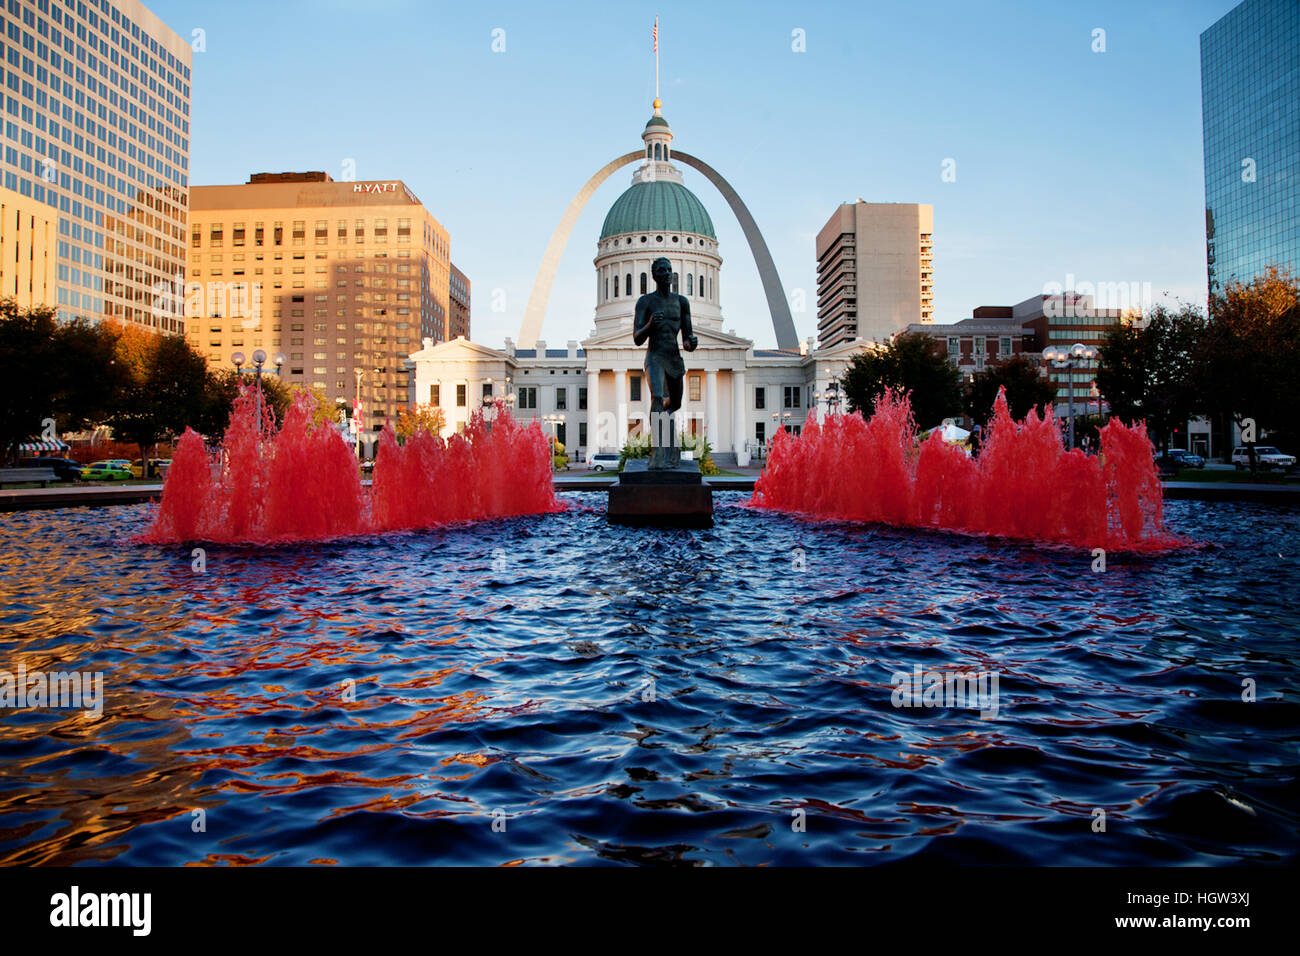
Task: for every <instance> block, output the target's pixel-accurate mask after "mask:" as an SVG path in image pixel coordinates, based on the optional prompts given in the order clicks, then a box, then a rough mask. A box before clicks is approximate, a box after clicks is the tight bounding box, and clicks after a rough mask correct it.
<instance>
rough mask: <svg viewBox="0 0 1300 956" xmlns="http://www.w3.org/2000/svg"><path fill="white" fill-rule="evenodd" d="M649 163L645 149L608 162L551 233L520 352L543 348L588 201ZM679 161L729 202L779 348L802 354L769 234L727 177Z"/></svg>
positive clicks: (686, 159)
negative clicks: (619, 174)
mask: <svg viewBox="0 0 1300 956" xmlns="http://www.w3.org/2000/svg"><path fill="white" fill-rule="evenodd" d="M644 158H645V150H637V151H636V152H634V153H626V154H624V155H622V156H620V157H619V158H618V159H615V160H612V161H611V162H609V163H606V164H605V165H604V166H602V167H601V168H600V170H599V171H598V172H597V173H596V175H594V176H592V177H591V178H590V179H588V180H587V182H586V184H585V185H584V186H583V187H582V188H581V189H580V190H578V194H577V195H576V196H574V197H573V200H572V202H570V203H569V206H568V208H567V209H565V210H564V215H563V216H561V217H560V223H559V225H557V226H556V227H555V232H554V233H552V234H551V241H550V242H548V243H547V244H546V252H545V253H544V254H543V255H542V264H541V265H540V266H539V267H538V269H537V278H536V279H534V280H533V289H532V291H531V292H530V293H529V294H528V305H527V306H526V307H525V308H524V320H523V322H522V323H521V324H520V327H519V343H518V344H519V347H520V348H533V347H534V346H535V345H536V344H537V339H538V336H540V335H541V332H542V320H543V319H545V318H546V306H547V303H548V302H549V301H550V298H551V287H552V286H554V285H555V274H556V272H558V271H559V268H560V260H561V259H562V258H563V257H564V247H565V246H566V245H568V243H569V235H570V234H571V233H572V232H573V227H574V226H575V225H576V224H577V222H578V217H579V216H580V215H581V214H582V209H583V207H584V206H586V205H587V200H589V199H590V198H591V196H592V194H593V193H594V192H595V191H596V190H597V189H598V188H599V187H600V185H601V183H603V182H604V181H605V180H606V179H608V178H609V177H610V176H611V175H612V174H613V173H614V172H616V171H617V170H619V169H621V168H623V167H624V166H627V165H630V164H631V163H635V162H636V161H637V160H640V159H644ZM673 159H680V160H681V161H682V162H683V163H685V164H686V165H687V166H691V167H693V168H695V169H698V170H699V171H700V172H701V173H703V174H704V177H705V178H706V179H708V181H709V182H711V183H713V185H714V186H716V187H717V189H718V192H720V193H722V197H723V198H724V199H726V200H727V205H728V206H730V207H731V211H732V212H733V213H734V214H735V216H736V220H737V221H738V222H739V223H740V228H741V231H742V232H744V234H745V239H746V241H748V243H749V251H750V252H751V253H752V254H753V256H754V265H756V266H757V267H758V277H759V279H760V280H761V281H762V283H763V293H764V294H765V295H766V296H767V308H768V311H769V312H771V314H772V331H773V332H775V333H776V344H777V347H778V348H783V349H794V350H798V348H799V336H798V334H797V333H796V332H795V330H794V319H793V318H792V317H791V316H790V303H789V302H788V301H787V300H786V297H785V289H784V288H782V286H781V277H780V276H778V275H777V273H776V265H775V263H773V262H772V254H771V253H770V252H769V251H768V248H767V243H766V242H765V241H764V240H763V234H762V232H760V231H759V228H758V224H757V223H756V222H754V217H753V216H752V215H750V212H749V209H748V208H746V206H745V203H744V202H743V201H742V200H741V198H740V194H739V193H737V192H736V190H735V189H733V188H732V187H731V183H729V182H727V181H726V180H725V179H723V178H722V175H721V174H720V173H719V172H718V171H717V170H715V169H714V168H713V167H712V166H710V165H709V164H708V163H706V162H704V161H703V160H701V159H697V158H696V157H694V156H692V155H691V154H690V153H683V152H680V151H678V150H673Z"/></svg>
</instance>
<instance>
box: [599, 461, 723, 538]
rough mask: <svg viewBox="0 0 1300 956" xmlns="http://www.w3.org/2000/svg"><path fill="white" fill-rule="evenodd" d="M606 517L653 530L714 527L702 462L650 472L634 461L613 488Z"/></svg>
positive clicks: (613, 521) (626, 466) (708, 488)
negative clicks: (702, 474) (702, 473)
mask: <svg viewBox="0 0 1300 956" xmlns="http://www.w3.org/2000/svg"><path fill="white" fill-rule="evenodd" d="M606 517H607V518H608V519H609V521H610V522H611V523H612V524H623V525H635V526H638V527H651V528H712V527H713V489H712V488H710V487H709V485H708V484H707V483H706V482H705V481H704V479H703V478H702V477H701V475H700V463H699V462H697V461H684V462H682V463H681V464H680V465H678V466H677V467H676V468H670V469H651V468H650V463H649V461H647V460H646V459H644V458H633V459H632V460H631V461H629V462H628V463H627V464H626V465H625V466H624V467H623V473H622V474H621V475H619V478H618V481H617V482H615V483H614V484H613V485H611V486H610V489H609V507H608V509H607V510H606Z"/></svg>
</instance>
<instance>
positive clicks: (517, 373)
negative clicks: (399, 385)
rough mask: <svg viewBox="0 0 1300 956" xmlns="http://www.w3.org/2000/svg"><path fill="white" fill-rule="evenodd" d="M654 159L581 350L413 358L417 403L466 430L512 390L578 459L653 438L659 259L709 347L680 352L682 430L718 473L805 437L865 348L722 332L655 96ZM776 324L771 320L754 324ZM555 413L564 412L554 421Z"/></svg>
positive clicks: (606, 265) (705, 230) (443, 351)
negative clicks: (787, 436)
mask: <svg viewBox="0 0 1300 956" xmlns="http://www.w3.org/2000/svg"><path fill="white" fill-rule="evenodd" d="M641 138H642V140H643V141H644V143H645V152H644V159H643V160H642V161H641V165H640V166H639V168H637V170H636V172H635V173H634V174H633V176H632V185H631V186H630V187H629V188H628V189H627V191H625V192H624V193H623V194H622V195H621V196H619V198H618V199H617V200H616V201H615V202H614V205H613V206H612V207H610V210H609V213H608V215H606V217H605V222H604V226H603V227H602V229H601V232H600V238H599V240H598V241H597V245H596V257H595V260H594V264H595V267H596V308H595V327H594V328H593V329H592V331H591V333H590V334H589V335H588V337H587V338H586V339H584V340H583V341H582V342H577V341H570V342H568V343H567V345H566V347H565V348H563V349H550V348H547V347H546V343H545V342H544V341H540V340H539V341H537V342H536V347H535V348H529V349H524V348H516V347H515V345H514V343H513V342H512V341H511V340H509V339H507V340H506V343H505V347H504V348H501V349H493V348H489V347H487V346H484V345H480V344H478V343H475V342H471V341H468V340H467V339H464V338H456V339H452V340H451V341H448V342H442V343H438V344H436V345H435V344H434V343H433V341H432V340H429V339H426V340H425V342H424V348H422V349H421V350H420V351H418V352H415V353H413V354H412V355H411V357H410V359H409V360H408V361H407V367H408V368H410V369H412V370H413V373H414V374H412V375H411V376H410V383H411V385H410V388H411V395H410V401H411V402H412V403H413V404H420V405H425V404H430V403H433V404H437V405H440V406H441V407H442V408H443V411H444V412H445V414H446V419H447V431H448V432H451V431H457V430H460V429H462V428H464V426H465V424H466V423H467V422H468V421H469V418H470V416H471V414H472V413H473V411H474V410H475V409H476V408H478V407H479V406H480V405H481V404H482V403H483V401H484V400H485V399H487V398H501V397H505V396H507V395H513V396H514V398H513V409H514V414H515V416H516V417H517V418H522V419H525V420H527V419H529V418H542V419H543V420H547V421H548V427H554V428H555V430H556V434H557V437H559V439H560V440H561V441H562V442H564V444H565V445H566V447H567V449H568V450H569V452H570V457H571V458H572V459H573V460H575V461H582V460H585V458H586V457H587V456H589V455H590V454H592V453H594V452H597V451H608V452H617V451H618V450H619V449H620V448H622V446H623V444H624V442H625V441H626V440H627V438H628V436H630V435H635V434H638V433H642V432H645V431H648V430H649V421H650V389H649V387H648V384H647V383H646V381H645V374H644V371H643V363H644V361H645V348H644V346H637V345H635V344H633V342H632V319H633V313H634V310H635V307H636V301H637V299H638V298H639V297H640V296H641V295H642V294H644V293H646V292H649V291H651V290H653V288H654V282H653V280H652V279H651V278H650V264H651V262H653V261H654V260H655V259H657V258H659V257H660V256H665V257H667V258H668V259H669V260H670V261H671V262H672V264H673V271H674V277H673V288H674V290H675V291H676V292H678V293H679V294H681V295H684V296H686V298H687V299H688V300H689V301H690V306H691V320H692V324H693V326H694V332H695V334H696V336H698V338H699V348H698V349H696V351H694V352H683V353H682V354H683V358H684V359H685V361H686V367H687V372H686V380H685V383H684V388H683V407H682V409H681V411H680V412H678V415H679V422H678V431H679V433H681V434H704V435H705V437H706V438H707V439H708V441H709V443H710V444H711V446H712V447H713V452H714V459H715V461H717V462H718V464H722V465H725V464H740V465H744V464H747V463H748V462H749V460H750V459H751V458H752V457H755V456H759V455H761V454H762V453H763V450H764V449H765V447H766V444H767V441H768V440H769V439H770V438H771V436H772V434H773V432H774V430H775V428H776V427H778V425H781V426H785V427H790V428H794V429H797V428H800V427H801V426H802V425H803V423H804V421H805V419H806V418H807V415H808V412H809V409H810V408H811V407H812V405H813V404H814V396H820V400H819V404H820V406H821V408H822V409H823V410H824V409H825V407H826V403H827V397H826V396H827V394H828V392H829V391H830V387H831V382H832V381H833V380H835V379H838V378H840V377H841V376H842V375H843V373H844V370H845V368H846V367H847V365H848V362H849V359H850V358H851V357H852V356H853V355H854V354H856V353H857V352H859V351H861V350H862V349H863V348H864V347H865V345H864V343H863V342H862V341H861V340H860V339H858V340H856V341H852V342H844V343H841V344H839V345H837V346H835V347H833V348H828V349H822V350H814V349H813V348H812V344H811V343H812V339H809V340H808V341H807V342H806V343H804V344H802V345H801V346H800V348H799V349H798V350H795V349H756V348H754V343H753V341H752V340H751V339H748V338H745V337H743V336H741V335H738V334H736V331H735V329H734V328H729V329H727V330H726V331H724V330H723V316H722V305H721V303H722V282H721V278H722V275H721V273H722V257H721V254H720V252H719V249H718V239H717V235H716V234H715V232H714V229H713V221H712V219H711V218H710V216H709V213H708V211H707V210H706V209H705V207H704V204H703V203H701V202H700V200H699V199H698V198H697V197H696V196H695V194H694V193H692V192H691V191H690V190H689V189H687V188H686V186H685V185H683V183H682V173H681V171H680V170H679V169H678V168H677V167H676V166H675V165H674V164H673V162H672V161H671V157H672V139H673V134H672V131H671V130H670V129H669V127H668V123H667V121H666V120H665V119H664V118H663V115H662V113H661V112H660V109H659V104H658V101H656V104H655V111H654V115H653V116H651V118H650V120H649V122H648V123H646V126H645V130H644V132H643V133H642V137H641ZM760 323H761V324H762V325H766V324H767V321H766V317H764V318H763V319H762V320H760V319H759V318H758V317H753V319H752V320H751V322H750V323H747V324H755V325H758V324H760ZM548 416H552V417H553V416H563V422H562V423H560V422H554V423H553V422H550V421H549V420H548Z"/></svg>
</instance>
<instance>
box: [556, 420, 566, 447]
mask: <svg viewBox="0 0 1300 956" xmlns="http://www.w3.org/2000/svg"><path fill="white" fill-rule="evenodd" d="M555 440H556V441H558V442H559V443H560V444H561V445H567V444H568V443H569V438H568V433H567V432H566V431H565V428H564V422H559V423H558V424H556V426H555Z"/></svg>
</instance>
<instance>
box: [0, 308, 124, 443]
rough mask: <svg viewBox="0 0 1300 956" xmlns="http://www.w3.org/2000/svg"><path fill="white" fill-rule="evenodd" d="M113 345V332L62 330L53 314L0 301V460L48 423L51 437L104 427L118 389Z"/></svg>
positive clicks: (76, 324)
mask: <svg viewBox="0 0 1300 956" xmlns="http://www.w3.org/2000/svg"><path fill="white" fill-rule="evenodd" d="M116 343H117V332H116V329H115V328H113V327H106V326H103V325H96V324H93V323H89V322H84V321H81V320H77V321H73V322H67V323H62V324H60V323H58V322H56V321H55V313H54V310H53V309H50V308H46V307H44V306H36V307H34V308H30V309H20V308H19V307H18V304H17V302H15V301H14V300H13V299H3V300H0V408H2V409H3V411H0V458H6V457H8V456H9V455H13V454H17V448H16V446H17V445H18V444H19V443H21V442H23V441H25V440H27V439H29V438H33V437H36V436H39V435H42V434H45V433H46V432H47V422H48V421H49V420H51V419H52V420H53V422H54V427H55V432H56V433H57V432H60V431H78V430H80V429H82V428H84V427H86V426H87V425H89V424H95V423H98V422H100V421H102V420H103V419H104V418H105V417H106V416H107V414H108V412H109V410H110V408H111V407H112V405H113V402H114V401H115V399H116V394H117V392H118V391H119V390H120V388H121V384H122V381H123V376H122V374H121V373H122V369H121V368H120V367H119V366H118V365H116V364H115V363H114V349H115V346H116Z"/></svg>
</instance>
